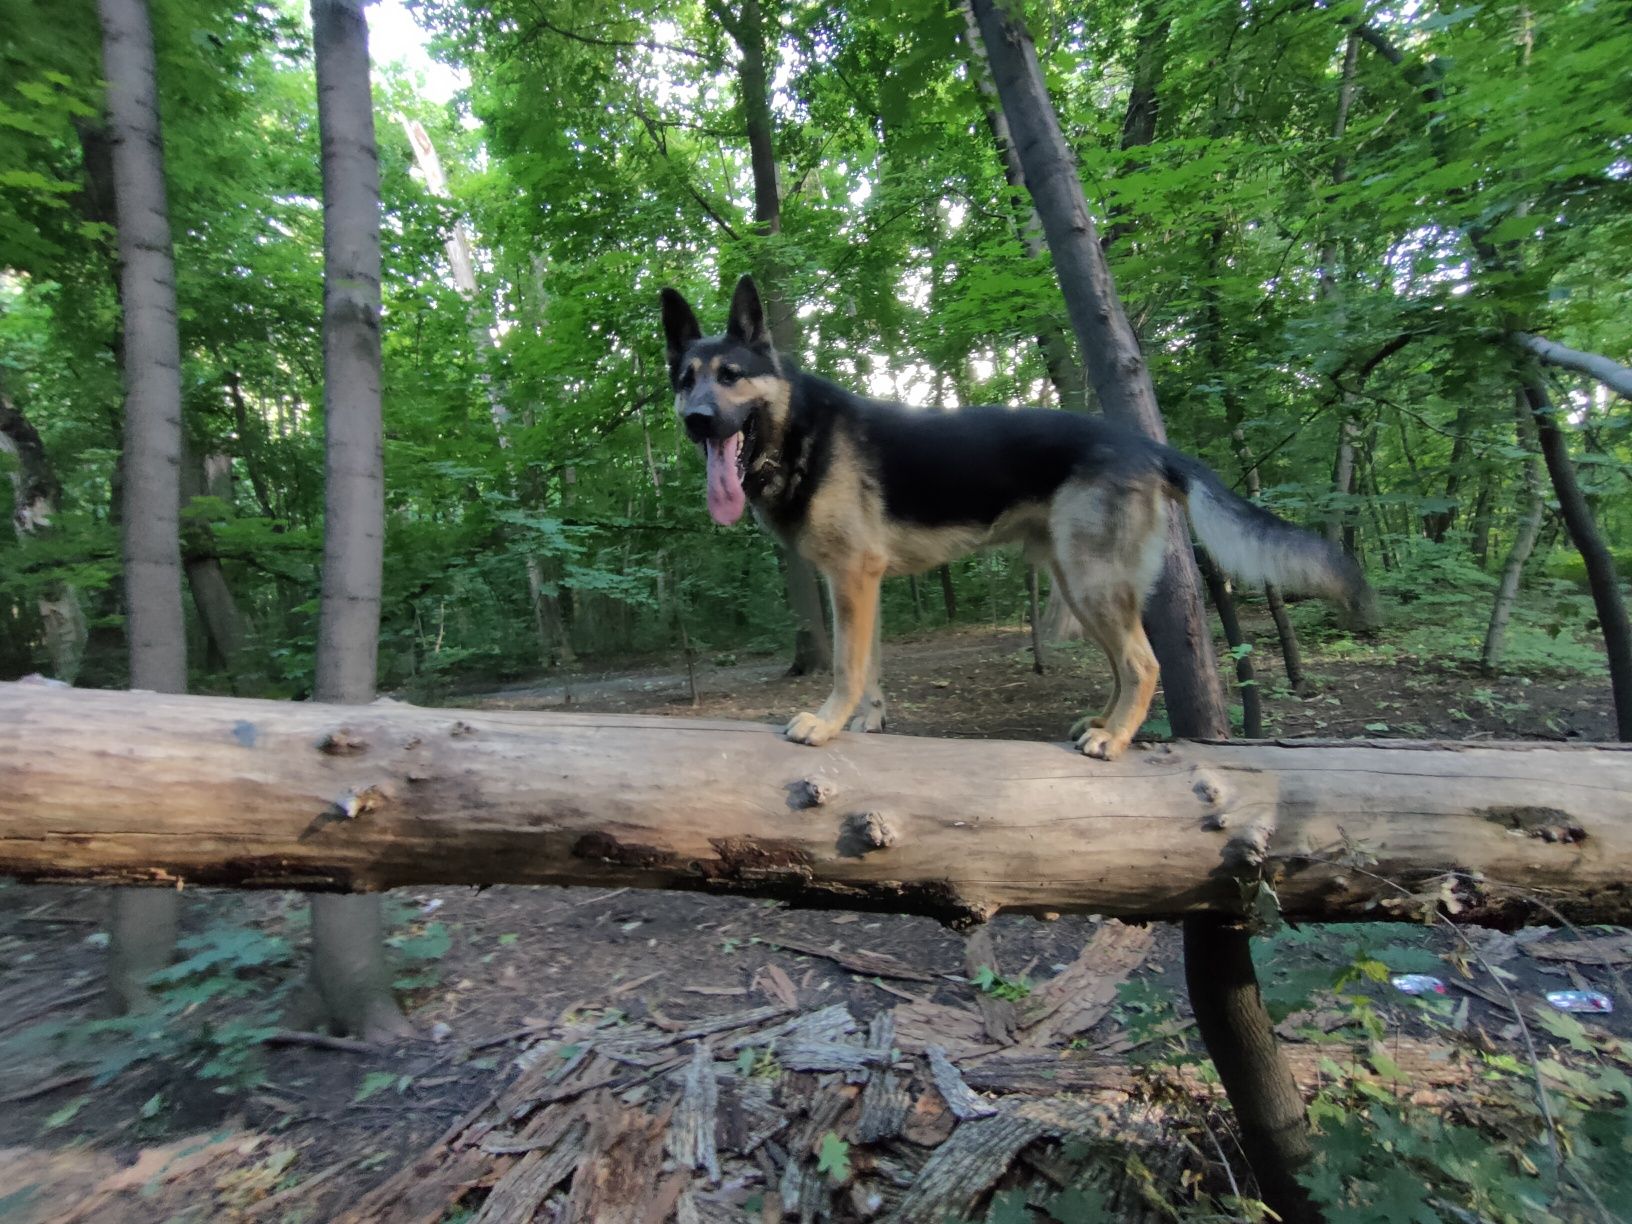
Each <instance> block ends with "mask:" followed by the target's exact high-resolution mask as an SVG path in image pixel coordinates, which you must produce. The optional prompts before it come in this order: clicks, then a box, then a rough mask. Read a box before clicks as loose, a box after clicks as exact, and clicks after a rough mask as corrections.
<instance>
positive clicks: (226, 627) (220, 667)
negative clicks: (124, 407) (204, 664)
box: [181, 446, 244, 677]
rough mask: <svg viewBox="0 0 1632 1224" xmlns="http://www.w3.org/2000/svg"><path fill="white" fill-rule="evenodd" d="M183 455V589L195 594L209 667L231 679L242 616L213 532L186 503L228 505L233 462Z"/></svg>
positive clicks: (241, 638) (241, 641)
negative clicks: (201, 499)
mask: <svg viewBox="0 0 1632 1224" xmlns="http://www.w3.org/2000/svg"><path fill="white" fill-rule="evenodd" d="M182 457H183V462H184V464H185V467H184V469H183V471H182V475H181V493H182V500H183V510H182V565H183V567H184V568H185V570H186V572H187V586H188V588H189V589H190V590H191V591H192V593H193V606H194V608H195V609H197V611H198V619H199V623H200V624H202V625H203V626H204V636H205V638H206V640H207V641H208V642H209V653H210V658H209V663H210V666H211V668H212V669H214V670H217V671H224V672H226V673H227V674H228V676H229V677H230V676H232V675H233V673H234V672H235V670H236V669H237V666H238V656H239V653H240V652H241V651H242V650H243V646H244V618H243V614H242V613H241V612H240V611H239V610H238V601H237V600H236V599H234V598H233V594H232V587H231V585H229V584H228V582H227V576H226V574H225V573H224V572H223V571H222V568H221V558H220V557H219V556H217V555H216V550H215V534H214V532H213V531H212V530H211V529H210V524H209V520H208V517H207V516H204V515H200V514H195V513H193V512H192V511H191V509H190V505H191V502H192V500H193V498H195V497H210V498H215V499H217V500H219V501H223V502H228V503H230V502H231V500H232V485H231V473H232V461H231V460H230V459H229V458H228V457H227V456H225V455H206V456H203V457H200V456H197V455H195V454H191V453H189V451H188V448H186V447H185V446H184V447H183V450H182Z"/></svg>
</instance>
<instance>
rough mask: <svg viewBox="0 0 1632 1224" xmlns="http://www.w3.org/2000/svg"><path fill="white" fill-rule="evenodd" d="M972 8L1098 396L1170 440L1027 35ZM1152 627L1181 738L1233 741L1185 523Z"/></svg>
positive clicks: (1007, 20)
mask: <svg viewBox="0 0 1632 1224" xmlns="http://www.w3.org/2000/svg"><path fill="white" fill-rule="evenodd" d="M972 2H973V7H974V10H975V13H976V15H977V16H978V17H979V19H980V26H981V33H982V34H983V36H984V38H985V42H986V51H987V56H988V58H989V60H990V63H991V67H992V77H993V80H994V81H995V82H996V83H997V88H998V93H999V95H1000V97H1001V100H1002V103H1003V110H1004V113H1005V114H1006V115H1007V116H1008V120H1009V127H1010V130H1011V131H1012V133H1013V134H1014V138H1015V147H1016V149H1017V151H1018V152H1019V155H1020V161H1021V165H1022V168H1023V170H1024V171H1025V181H1026V183H1027V185H1028V187H1029V189H1030V191H1031V195H1032V201H1033V203H1034V204H1035V206H1036V208H1037V213H1038V216H1039V217H1041V218H1042V222H1043V230H1044V233H1045V234H1046V235H1047V238H1048V245H1049V250H1050V252H1051V253H1052V255H1053V260H1054V268H1055V272H1056V274H1057V275H1058V277H1059V281H1060V288H1061V292H1062V293H1063V295H1064V297H1065V302H1066V308H1067V310H1068V312H1069V313H1070V316H1071V321H1072V325H1073V327H1074V328H1075V329H1076V332H1077V342H1078V345H1079V347H1080V348H1081V349H1082V351H1083V352H1084V353H1085V354H1086V355H1087V359H1088V376H1089V382H1090V383H1091V385H1092V386H1093V390H1094V394H1095V396H1096V397H1097V398H1098V400H1099V403H1100V405H1101V407H1102V408H1103V410H1104V412H1105V415H1106V416H1107V417H1108V418H1110V419H1111V420H1113V421H1116V422H1117V423H1118V424H1121V425H1123V426H1125V427H1128V428H1131V429H1136V430H1138V431H1139V432H1141V433H1144V434H1146V435H1147V436H1149V437H1152V438H1156V439H1157V440H1159V441H1166V437H1167V431H1166V428H1165V427H1164V426H1163V424H1162V418H1161V412H1160V410H1159V409H1158V408H1157V405H1156V394H1155V391H1154V390H1153V388H1152V387H1151V382H1150V372H1149V370H1148V369H1147V367H1146V365H1145V359H1144V355H1143V354H1142V353H1141V352H1140V351H1139V344H1138V341H1137V340H1136V339H1135V337H1134V334H1133V328H1132V327H1131V326H1130V325H1129V323H1128V317H1127V314H1126V312H1125V311H1124V310H1123V309H1122V302H1121V299H1120V298H1119V297H1118V296H1117V293H1116V287H1115V285H1114V283H1113V282H1112V279H1111V273H1110V268H1109V266H1108V265H1107V264H1106V262H1105V255H1104V252H1103V250H1102V249H1101V248H1100V244H1099V238H1098V234H1097V232H1096V229H1095V226H1094V223H1093V220H1092V219H1091V218H1090V217H1089V214H1088V206H1087V202H1086V200H1085V199H1084V197H1083V192H1082V183H1081V182H1080V180H1079V179H1078V178H1077V171H1076V165H1075V162H1074V160H1073V158H1072V156H1071V153H1070V150H1069V148H1068V147H1067V145H1066V143H1065V138H1064V135H1063V134H1062V133H1061V131H1060V126H1059V120H1058V118H1057V117H1056V116H1055V113H1054V109H1053V105H1052V103H1051V102H1050V101H1049V97H1048V92H1047V89H1046V88H1045V86H1044V84H1043V80H1042V74H1041V71H1040V69H1039V68H1038V66H1037V59H1036V48H1035V47H1034V46H1033V45H1032V42H1031V36H1030V34H1029V33H1027V32H1026V29H1025V26H1024V23H1023V22H1022V21H1021V20H1020V19H1019V18H1018V17H1017V16H1013V15H1011V14H1010V13H1009V12H1007V11H1005V9H1004V6H1003V5H1002V4H1000V3H999V2H998V0H972ZM999 40H1001V42H999ZM1147 619H1148V621H1149V623H1150V628H1151V630H1152V633H1151V639H1152V644H1153V646H1154V647H1155V650H1156V655H1157V658H1158V659H1159V660H1160V661H1161V663H1162V683H1163V687H1164V689H1165V691H1166V696H1167V704H1168V709H1169V712H1170V714H1172V715H1173V717H1174V718H1175V720H1176V721H1175V722H1174V729H1175V731H1178V733H1179V734H1181V735H1200V736H1203V737H1208V736H1213V735H1222V734H1227V733H1228V727H1229V722H1228V718H1227V716H1226V714H1225V708H1224V695H1223V690H1222V688H1221V687H1220V685H1219V683H1218V677H1217V675H1216V660H1215V659H1214V657H1213V649H1212V637H1211V634H1210V633H1209V632H1208V630H1207V625H1206V619H1205V616H1204V614H1203V611H1202V603H1201V582H1200V578H1199V576H1198V574H1197V573H1196V565H1195V559H1194V555H1193V553H1192V551H1191V547H1190V540H1189V532H1188V530H1187V529H1186V526H1185V523H1184V520H1183V516H1182V515H1173V516H1171V520H1170V523H1169V538H1168V550H1167V564H1166V566H1165V567H1164V570H1163V574H1162V578H1161V580H1160V582H1159V583H1158V586H1157V590H1156V593H1155V597H1154V598H1153V599H1152V600H1151V602H1150V607H1149V614H1148V617H1147ZM1191 719H1194V721H1195V723H1196V725H1197V727H1198V728H1199V727H1205V728H1208V729H1207V730H1197V731H1181V730H1179V726H1180V723H1181V722H1185V723H1188V722H1189V720H1191ZM1220 729H1222V730H1220Z"/></svg>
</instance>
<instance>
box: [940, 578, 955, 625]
mask: <svg viewBox="0 0 1632 1224" xmlns="http://www.w3.org/2000/svg"><path fill="white" fill-rule="evenodd" d="M935 572H936V573H937V574H939V575H940V577H941V602H942V603H943V604H944V605H945V606H946V623H947V624H949V625H950V624H951V623H952V622H953V621H955V620H957V619H958V593H957V591H956V590H955V589H953V586H952V567H951V566H950V565H943V566H941V567H940V568H939V569H938V570H936V571H935Z"/></svg>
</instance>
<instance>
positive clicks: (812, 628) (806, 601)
mask: <svg viewBox="0 0 1632 1224" xmlns="http://www.w3.org/2000/svg"><path fill="white" fill-rule="evenodd" d="M709 8H710V11H711V12H713V13H714V15H715V16H716V17H717V18H718V19H719V21H720V24H721V25H723V26H724V27H725V29H726V32H727V33H728V34H730V35H731V38H732V41H733V42H735V43H736V44H737V51H738V58H737V90H738V96H739V98H740V99H741V102H742V110H743V118H744V121H745V125H746V127H747V130H748V158H749V164H750V166H751V168H752V171H753V178H754V229H755V231H756V232H757V233H759V234H760V235H762V236H765V237H772V236H774V235H776V234H778V233H780V232H781V230H782V193H781V188H780V186H779V184H778V182H777V173H776V142H775V135H774V128H773V126H772V117H771V98H770V79H771V73H770V67H769V64H768V53H767V48H766V38H765V20H764V13H763V12H762V10H761V8H760V4H759V0H741V2H740V3H739V4H738V5H737V7H736V8H735V9H734V10H733V9H731V8H730V7H728V6H727V5H726V4H725V3H723V2H721V0H711V3H710V4H709ZM758 272H759V288H760V295H761V297H762V298H763V300H764V302H765V318H766V322H767V323H768V324H769V326H770V330H771V337H772V340H773V341H774V342H775V344H776V347H777V348H778V349H779V350H781V351H782V352H784V353H787V354H788V355H789V356H793V357H797V356H798V354H799V343H798V340H799V331H798V320H797V319H796V317H795V316H794V313H793V306H792V304H791V303H790V302H789V301H788V299H787V296H786V291H787V286H786V283H785V282H786V279H787V278H786V274H785V272H784V271H783V269H782V268H781V266H780V262H779V261H778V260H777V259H776V258H775V256H774V254H770V253H765V254H762V255H761V257H760V267H759V270H758ZM784 555H785V557H786V567H785V568H784V570H783V573H784V574H785V575H786V578H787V593H788V608H789V610H790V611H792V613H793V619H794V626H795V629H794V643H793V660H792V662H791V663H790V664H789V666H788V674H789V675H791V676H803V675H808V674H809V673H811V672H817V671H827V670H829V669H830V668H831V667H832V666H833V648H832V645H831V644H830V642H829V641H828V636H827V631H826V627H825V625H824V624H823V621H822V592H821V587H820V585H819V584H818V583H817V581H816V570H815V567H814V566H812V565H811V564H810V562H809V561H807V560H805V558H804V557H802V556H800V555H799V553H798V551H797V550H795V549H791V548H790V549H786V550H784Z"/></svg>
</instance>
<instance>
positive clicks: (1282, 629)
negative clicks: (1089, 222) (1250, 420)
mask: <svg viewBox="0 0 1632 1224" xmlns="http://www.w3.org/2000/svg"><path fill="white" fill-rule="evenodd" d="M1223 247H1224V227H1223V226H1222V225H1220V226H1216V227H1214V229H1213V240H1212V249H1211V251H1210V252H1209V261H1208V262H1209V264H1210V267H1209V277H1208V284H1209V287H1208V289H1207V290H1206V293H1205V296H1206V302H1207V341H1208V349H1209V351H1210V356H1211V360H1212V365H1213V370H1214V375H1215V377H1217V378H1218V379H1219V380H1220V381H1221V383H1222V386H1223V400H1224V424H1225V426H1226V427H1227V428H1228V429H1229V431H1230V442H1231V444H1232V445H1233V446H1234V448H1235V455H1236V459H1237V460H1238V461H1239V462H1240V464H1241V471H1242V474H1243V481H1244V483H1245V485H1246V490H1247V496H1248V497H1249V498H1251V499H1252V500H1253V501H1258V500H1259V498H1260V497H1261V496H1262V495H1263V491H1264V486H1263V475H1262V473H1261V472H1260V471H1259V470H1258V459H1257V456H1255V455H1254V454H1253V453H1252V444H1251V443H1250V442H1248V441H1247V426H1246V411H1245V410H1244V409H1243V408H1242V406H1241V397H1240V396H1239V395H1237V394H1236V390H1235V384H1234V382H1232V381H1231V379H1230V376H1229V352H1228V348H1227V345H1226V343H1225V339H1224V335H1225V333H1224V308H1223V303H1222V302H1220V300H1219V294H1218V289H1217V287H1216V286H1217V283H1218V272H1219V266H1220V264H1221V262H1222V259H1223ZM1207 584H1208V588H1209V590H1212V589H1213V581H1212V578H1211V576H1208V577H1207ZM1264 599H1265V600H1266V601H1267V602H1268V604H1269V614H1270V616H1271V617H1273V618H1274V621H1275V636H1276V638H1277V639H1278V640H1279V642H1280V646H1281V658H1282V659H1283V660H1284V661H1285V664H1286V683H1287V686H1288V687H1289V688H1290V689H1291V690H1292V691H1293V692H1294V693H1301V692H1302V691H1303V689H1304V679H1303V651H1302V650H1301V649H1300V648H1299V646H1298V631H1297V630H1296V629H1295V628H1294V627H1293V625H1292V618H1291V617H1290V616H1288V615H1287V613H1286V600H1285V599H1283V598H1282V597H1281V592H1280V589H1279V588H1278V587H1277V586H1276V585H1275V584H1274V583H1273V582H1266V583H1265V584H1264ZM1213 603H1214V605H1215V606H1216V607H1218V608H1219V615H1220V617H1221V618H1222V616H1223V605H1221V604H1219V602H1218V599H1217V592H1216V591H1214V599H1213ZM1230 645H1232V646H1234V645H1236V642H1234V641H1233V640H1232V641H1231V642H1230ZM1237 670H1238V671H1239V668H1238V669H1237ZM1254 698H1255V700H1254V705H1258V704H1260V703H1259V702H1258V701H1257V700H1256V698H1257V694H1256V692H1255V693H1254ZM1242 709H1243V711H1246V710H1247V705H1246V702H1245V698H1243V701H1242ZM1260 721H1261V720H1260ZM1248 735H1249V736H1251V732H1248ZM1252 738H1256V736H1252Z"/></svg>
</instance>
